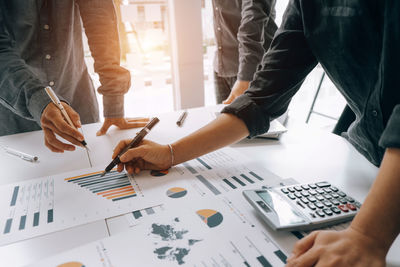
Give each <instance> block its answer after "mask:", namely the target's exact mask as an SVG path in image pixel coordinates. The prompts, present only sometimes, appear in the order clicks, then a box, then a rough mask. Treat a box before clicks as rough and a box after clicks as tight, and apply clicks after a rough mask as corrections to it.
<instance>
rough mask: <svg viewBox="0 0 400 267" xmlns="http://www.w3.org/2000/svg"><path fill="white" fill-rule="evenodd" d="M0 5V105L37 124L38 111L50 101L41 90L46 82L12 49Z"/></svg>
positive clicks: (39, 115) (38, 118) (13, 46)
mask: <svg viewBox="0 0 400 267" xmlns="http://www.w3.org/2000/svg"><path fill="white" fill-rule="evenodd" d="M2 5H3V3H0V8H1V9H0V88H1V89H0V104H1V105H3V106H4V107H6V108H7V109H9V110H11V111H12V112H13V113H15V114H17V115H18V116H21V117H23V118H25V119H28V120H35V121H36V122H37V123H38V124H39V125H40V118H41V114H42V111H43V109H44V108H45V107H46V106H47V104H48V103H50V101H51V100H50V98H49V97H48V96H47V95H46V93H45V91H44V90H43V88H44V87H45V86H46V85H45V84H44V83H43V82H42V81H41V80H40V79H39V78H38V77H36V75H35V74H34V73H33V72H32V71H31V70H30V68H29V67H28V66H27V64H26V63H25V61H24V60H23V59H22V58H21V55H20V53H19V51H18V49H16V48H15V40H14V38H13V33H12V32H11V28H10V27H8V26H7V23H6V20H5V17H4V16H5V14H4V13H3V12H5V7H3V6H2Z"/></svg>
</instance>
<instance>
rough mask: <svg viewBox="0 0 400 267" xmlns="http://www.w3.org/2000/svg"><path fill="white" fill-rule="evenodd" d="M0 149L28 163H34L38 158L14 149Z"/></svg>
mask: <svg viewBox="0 0 400 267" xmlns="http://www.w3.org/2000/svg"><path fill="white" fill-rule="evenodd" d="M1 147H2V148H3V149H4V151H5V152H6V153H7V154H10V155H13V156H16V157H19V158H21V159H23V160H26V161H29V162H36V161H38V160H39V158H38V157H37V156H32V155H29V154H27V153H24V152H21V151H18V150H15V149H13V148H10V147H7V146H3V145H1Z"/></svg>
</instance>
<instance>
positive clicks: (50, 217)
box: [47, 209, 54, 223]
mask: <svg viewBox="0 0 400 267" xmlns="http://www.w3.org/2000/svg"><path fill="white" fill-rule="evenodd" d="M53 215H54V213H53V209H51V210H48V211H47V223H52V222H53Z"/></svg>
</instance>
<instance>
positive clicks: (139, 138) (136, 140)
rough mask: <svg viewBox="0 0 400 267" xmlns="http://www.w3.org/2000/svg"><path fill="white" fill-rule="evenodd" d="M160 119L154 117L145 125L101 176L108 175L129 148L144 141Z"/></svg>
mask: <svg viewBox="0 0 400 267" xmlns="http://www.w3.org/2000/svg"><path fill="white" fill-rule="evenodd" d="M159 121H160V120H159V119H158V118H153V119H152V120H151V121H150V122H149V123H148V124H147V125H146V126H144V127H143V129H142V130H140V132H139V133H138V134H137V135H136V136H135V138H133V140H132V141H131V142H130V143H129V145H127V146H126V147H125V148H124V149H123V150H122V151H121V152H119V154H118V155H117V156H116V157H115V158H114V159H113V161H111V163H110V164H109V165H108V166H107V167H106V169H105V171H104V172H103V173H102V174H101V176H100V177H103V176H104V175H106V173H107V172H109V171H111V170H112V169H113V168H114V167H115V166H117V165H118V164H119V163H121V160H120V157H121V156H122V154H124V153H125V152H126V151H128V150H129V149H131V148H133V147H135V146H137V145H138V144H139V143H140V142H142V140H143V138H144V137H145V136H146V135H147V134H148V133H149V132H150V130H151V129H152V128H153V127H154V125H156V124H157V123H158V122H159Z"/></svg>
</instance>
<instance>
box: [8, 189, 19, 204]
mask: <svg viewBox="0 0 400 267" xmlns="http://www.w3.org/2000/svg"><path fill="white" fill-rule="evenodd" d="M18 191H19V186H16V187H14V192H13V195H12V198H11V203H10V206H11V207H12V206H15V203H16V202H17V197H18Z"/></svg>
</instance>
